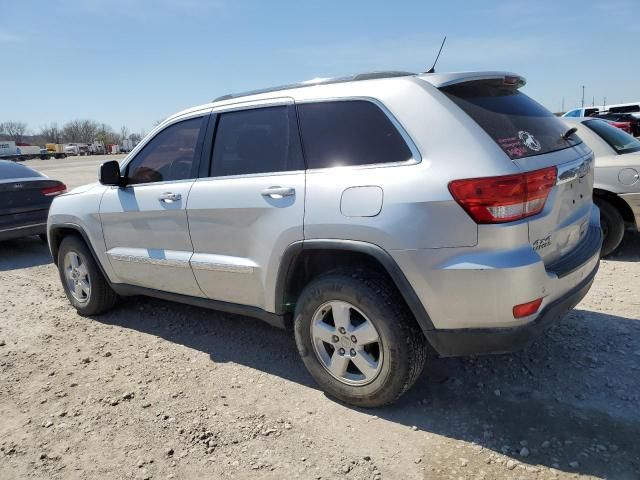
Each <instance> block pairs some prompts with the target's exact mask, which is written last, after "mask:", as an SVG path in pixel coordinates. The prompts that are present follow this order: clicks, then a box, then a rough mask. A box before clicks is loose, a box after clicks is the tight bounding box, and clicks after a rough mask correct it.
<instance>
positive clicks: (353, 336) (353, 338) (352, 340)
mask: <svg viewBox="0 0 640 480" xmlns="http://www.w3.org/2000/svg"><path fill="white" fill-rule="evenodd" d="M357 341H358V339H357V338H356V336H355V335H351V342H352V343H356V342H357Z"/></svg>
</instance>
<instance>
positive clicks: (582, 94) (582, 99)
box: [582, 85, 584, 108]
mask: <svg viewBox="0 0 640 480" xmlns="http://www.w3.org/2000/svg"><path fill="white" fill-rule="evenodd" d="M582 108H584V85H582Z"/></svg>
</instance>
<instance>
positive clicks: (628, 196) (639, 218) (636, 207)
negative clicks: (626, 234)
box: [620, 193, 640, 230]
mask: <svg viewBox="0 0 640 480" xmlns="http://www.w3.org/2000/svg"><path fill="white" fill-rule="evenodd" d="M620 198H622V199H623V200H624V201H625V202H627V205H629V207H631V211H632V212H633V216H634V218H635V219H636V228H637V229H638V230H640V193H623V194H621V195H620Z"/></svg>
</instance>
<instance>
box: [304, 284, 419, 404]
mask: <svg viewBox="0 0 640 480" xmlns="http://www.w3.org/2000/svg"><path fill="white" fill-rule="evenodd" d="M294 328H295V337H296V344H297V346H298V351H299V352H300V355H301V357H302V360H303V361H304V363H305V366H306V367H307V369H308V370H309V373H311V375H312V376H313V378H314V379H315V380H316V381H317V382H318V384H319V385H320V386H321V387H322V389H323V390H325V391H326V392H327V393H329V394H330V395H332V396H334V397H336V398H338V399H339V400H342V401H344V402H346V403H350V404H352V405H355V406H359V407H379V406H382V405H386V404H389V403H392V402H393V401H395V400H396V399H398V398H399V397H400V396H401V395H402V394H403V393H404V392H405V391H407V390H408V389H409V388H410V387H411V386H412V385H413V384H414V383H415V381H416V380H417V378H418V377H419V375H420V372H421V371H422V368H423V366H424V363H425V359H426V352H427V350H426V340H425V337H424V334H423V333H422V331H421V330H420V329H419V328H418V325H417V324H416V322H415V319H414V318H413V317H412V315H411V313H410V312H409V311H408V309H407V307H406V305H405V304H404V302H403V300H402V298H401V297H400V296H399V295H398V293H397V291H396V290H395V288H393V286H392V285H390V284H389V283H388V282H387V281H386V280H385V279H384V278H378V277H377V276H375V274H372V275H369V274H366V273H352V274H342V273H334V274H326V275H323V276H321V277H318V278H317V279H315V280H313V281H312V282H311V283H309V285H307V286H306V287H305V289H304V290H303V292H302V294H301V295H300V298H299V299H298V302H297V304H296V313H295V323H294Z"/></svg>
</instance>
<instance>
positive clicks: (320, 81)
mask: <svg viewBox="0 0 640 480" xmlns="http://www.w3.org/2000/svg"><path fill="white" fill-rule="evenodd" d="M410 75H416V74H415V73H412V72H402V71H393V70H391V71H384V72H367V73H358V74H356V75H348V76H346V77H333V78H314V79H312V80H307V81H304V82H299V83H291V84H289V85H280V86H278V87H271V88H264V89H260V90H250V91H247V92H240V93H229V94H227V95H222V96H220V97H218V98H215V99H214V100H213V101H214V102H221V101H223V100H231V99H233V98H240V97H248V96H249V95H258V94H260V93H271V92H278V91H281V90H290V89H292V88H303V87H310V86H314V85H330V84H332V83H345V82H357V81H361V80H376V79H380V78H394V77H408V76H410Z"/></svg>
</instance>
